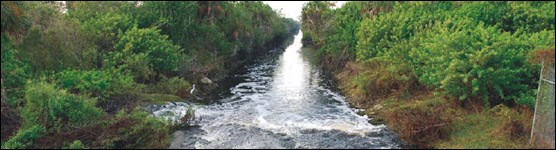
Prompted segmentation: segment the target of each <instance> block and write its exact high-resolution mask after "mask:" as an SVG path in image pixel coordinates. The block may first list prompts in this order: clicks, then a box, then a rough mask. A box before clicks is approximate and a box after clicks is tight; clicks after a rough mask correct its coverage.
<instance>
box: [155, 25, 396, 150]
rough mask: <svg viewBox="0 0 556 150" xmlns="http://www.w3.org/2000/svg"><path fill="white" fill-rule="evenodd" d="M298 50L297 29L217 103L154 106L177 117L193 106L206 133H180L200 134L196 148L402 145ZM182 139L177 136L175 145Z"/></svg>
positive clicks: (161, 114) (158, 113)
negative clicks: (362, 113) (285, 44)
mask: <svg viewBox="0 0 556 150" xmlns="http://www.w3.org/2000/svg"><path fill="white" fill-rule="evenodd" d="M300 50H301V35H300V34H298V35H296V37H295V39H294V43H293V44H292V45H290V46H289V47H288V48H287V49H286V50H285V52H284V53H283V54H282V55H281V56H279V57H278V59H269V58H271V57H272V56H266V57H269V58H264V59H263V58H261V59H260V60H259V61H256V63H254V64H253V65H249V66H246V68H244V69H245V70H246V71H245V72H244V73H241V74H236V75H235V76H234V77H236V79H241V80H242V81H241V82H240V83H238V84H235V85H234V86H231V87H230V89H229V93H230V94H231V96H229V97H225V98H223V99H222V100H220V102H221V103H219V104H210V105H198V104H190V103H169V104H168V105H164V106H152V107H150V110H152V112H153V115H154V116H157V117H162V118H166V119H174V120H175V119H177V118H179V117H181V116H183V115H185V112H186V111H187V106H190V105H192V106H193V108H194V109H195V110H196V115H197V117H198V118H202V120H201V121H200V122H198V123H197V124H198V125H199V129H200V130H201V131H203V132H200V133H191V134H188V132H187V130H186V131H184V134H179V135H180V136H192V137H196V138H193V139H198V140H199V141H196V142H195V144H194V147H196V148H229V147H232V148H233V147H236V148H334V147H335V148H399V143H398V142H397V141H396V138H395V137H394V136H392V135H391V134H384V133H389V132H387V131H385V129H386V127H385V126H384V125H372V124H370V123H368V121H369V118H368V117H367V116H360V115H358V114H357V113H356V112H357V111H360V110H357V109H354V108H350V107H349V105H348V104H347V103H346V101H345V98H344V97H343V96H341V95H340V94H339V93H337V92H335V91H332V90H331V89H330V88H328V87H329V86H330V85H327V84H326V83H324V82H323V80H325V79H323V75H322V74H321V73H320V70H319V69H318V67H316V66H315V65H313V64H311V63H310V62H309V61H308V60H307V59H308V58H305V57H304V56H303V55H301V54H300ZM274 57H276V56H274ZM172 114H173V115H172ZM248 137H256V138H248ZM257 138H259V139H258V140H257ZM189 139H191V138H189ZM262 139H264V140H263V141H267V142H268V141H274V142H270V143H275V142H278V144H269V143H264V142H263V143H261V140H262ZM180 140H182V141H180ZM234 140H240V141H234ZM331 140H332V141H331ZM184 141H185V140H183V138H180V137H179V136H177V137H176V138H175V139H174V141H173V144H172V145H173V146H174V147H171V148H180V147H181V146H179V145H180V144H179V143H180V142H182V143H183V142H184ZM350 142H351V143H350ZM352 142H357V143H356V144H354V143H352ZM176 143H177V144H176ZM331 143H335V144H332V145H331ZM234 144H235V145H234ZM181 145H183V144H181ZM181 148H183V147H181Z"/></svg>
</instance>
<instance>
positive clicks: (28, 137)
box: [2, 125, 45, 149]
mask: <svg viewBox="0 0 556 150" xmlns="http://www.w3.org/2000/svg"><path fill="white" fill-rule="evenodd" d="M44 133H45V129H44V128H43V127H41V126H40V125H34V126H32V127H30V128H26V129H23V128H22V129H19V131H17V134H16V135H15V136H13V137H12V138H10V139H9V140H8V141H6V143H2V149H24V148H26V147H27V146H29V145H31V144H33V141H34V140H36V139H38V138H40V137H42V136H43V135H44Z"/></svg>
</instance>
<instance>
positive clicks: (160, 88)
mask: <svg viewBox="0 0 556 150" xmlns="http://www.w3.org/2000/svg"><path fill="white" fill-rule="evenodd" d="M151 89H152V90H153V91H152V92H153V93H162V94H173V95H178V96H180V97H182V98H185V97H187V96H188V95H189V91H190V90H191V84H190V83H189V82H187V81H186V80H184V79H182V78H180V77H172V78H166V77H163V78H162V80H160V81H158V82H157V83H156V84H155V85H154V86H152V88H151Z"/></svg>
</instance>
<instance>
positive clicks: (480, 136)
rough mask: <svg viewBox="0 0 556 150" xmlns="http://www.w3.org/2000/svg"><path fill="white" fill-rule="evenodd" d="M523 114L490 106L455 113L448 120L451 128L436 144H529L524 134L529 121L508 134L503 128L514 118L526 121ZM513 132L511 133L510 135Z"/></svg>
mask: <svg viewBox="0 0 556 150" xmlns="http://www.w3.org/2000/svg"><path fill="white" fill-rule="evenodd" d="M524 115H525V114H520V113H517V112H515V111H514V110H510V109H509V108H506V107H504V108H502V109H501V110H496V108H493V109H491V110H488V111H484V112H481V113H470V114H466V115H462V116H460V117H455V119H454V122H453V123H452V124H451V128H452V129H457V130H452V132H450V134H449V135H450V136H449V138H448V139H446V140H441V141H439V142H438V143H436V144H435V147H436V148H441V149H447V148H466V149H486V148H489V149H490V148H510V149H515V148H529V147H528V144H527V142H528V136H527V135H529V134H528V133H529V130H530V125H529V127H528V128H527V127H526V128H524V130H523V131H520V132H524V133H518V134H520V135H518V136H516V135H512V133H511V132H512V131H506V130H507V128H506V126H508V124H510V122H511V121H512V117H513V119H514V120H517V121H518V122H521V123H523V122H529V123H530V119H526V118H528V117H527V116H524ZM512 136H513V137H512Z"/></svg>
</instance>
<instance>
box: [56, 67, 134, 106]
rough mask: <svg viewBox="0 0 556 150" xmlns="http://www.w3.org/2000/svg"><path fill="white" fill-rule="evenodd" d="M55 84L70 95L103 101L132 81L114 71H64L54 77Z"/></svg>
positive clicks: (129, 84)
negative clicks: (66, 90)
mask: <svg viewBox="0 0 556 150" xmlns="http://www.w3.org/2000/svg"><path fill="white" fill-rule="evenodd" d="M55 79H56V81H57V82H56V83H57V84H58V85H59V86H60V87H62V88H65V89H68V90H69V91H70V92H72V93H76V94H81V93H83V94H90V95H91V96H93V97H99V98H100V100H102V101H104V100H106V99H107V98H109V97H110V96H112V95H114V94H117V93H121V91H122V90H124V89H128V88H130V87H131V86H132V84H133V79H132V77H131V76H128V75H126V74H124V73H122V72H121V71H119V70H116V69H105V70H88V71H85V70H64V71H62V72H59V73H57V74H56V75H55Z"/></svg>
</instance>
